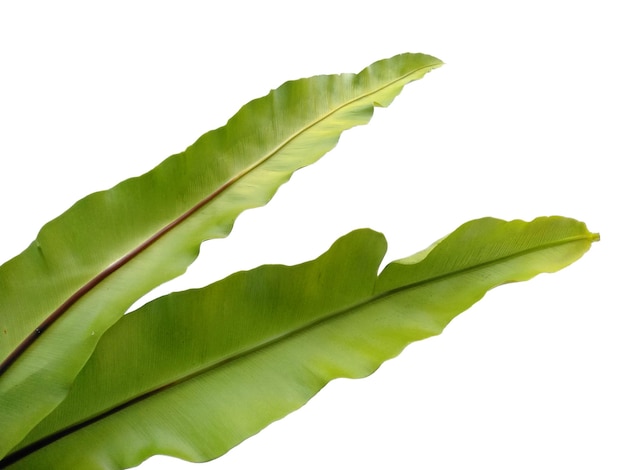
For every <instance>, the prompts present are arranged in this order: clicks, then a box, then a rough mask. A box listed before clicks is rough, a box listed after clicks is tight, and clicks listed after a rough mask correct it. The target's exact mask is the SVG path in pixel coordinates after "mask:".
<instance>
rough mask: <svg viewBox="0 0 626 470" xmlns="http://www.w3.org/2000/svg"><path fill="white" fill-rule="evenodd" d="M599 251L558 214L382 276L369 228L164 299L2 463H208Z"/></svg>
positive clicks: (493, 226)
mask: <svg viewBox="0 0 626 470" xmlns="http://www.w3.org/2000/svg"><path fill="white" fill-rule="evenodd" d="M597 239H598V236H597V235H595V234H592V233H590V232H589V231H588V230H587V228H586V227H585V225H584V224H583V223H581V222H577V221H575V220H572V219H567V218H563V217H549V218H539V219H535V220H534V221H532V222H523V221H519V220H516V221H512V222H505V221H502V220H497V219H491V218H486V219H480V220H475V221H472V222H469V223H466V224H464V225H463V226H461V227H460V228H459V229H457V230H456V231H455V232H453V233H452V234H450V235H449V236H447V237H446V238H444V239H442V240H440V241H439V242H437V243H436V244H434V245H432V246H431V247H430V248H428V249H427V250H425V251H423V252H420V253H418V254H416V255H413V256H411V257H409V258H405V259H403V260H399V261H396V262H393V263H391V264H389V265H388V266H387V267H386V268H385V269H384V270H383V271H382V273H381V274H380V275H378V274H377V273H378V268H379V265H380V262H381V260H382V257H383V255H384V252H385V250H386V242H385V240H384V238H383V236H382V235H381V234H378V233H376V232H373V231H370V230H359V231H355V232H353V233H351V234H349V235H347V236H345V237H343V238H341V239H340V240H338V241H337V242H336V243H335V244H334V245H333V246H332V247H331V249H330V250H329V251H328V252H327V253H325V254H324V255H322V256H321V257H319V258H318V259H316V260H314V261H311V262H308V263H304V264H301V265H298V266H293V267H287V266H278V265H270V266H262V267H259V268H257V269H255V270H252V271H248V272H240V273H237V274H234V275H232V276H230V277H228V278H226V279H224V280H222V281H219V282H217V283H215V284H213V285H211V286H208V287H206V288H204V289H198V290H190V291H186V292H181V293H174V294H170V295H168V296H165V297H162V298H160V299H157V300H155V301H153V302H151V303H149V304H147V305H145V306H144V307H142V308H141V309H139V310H137V311H135V312H133V313H130V314H129V315H127V316H126V317H124V318H123V319H122V320H120V321H119V322H118V323H117V324H116V325H114V326H113V327H112V328H111V329H110V330H109V331H108V332H107V333H106V334H105V335H104V336H103V337H102V340H101V342H100V343H99V344H98V347H97V348H96V351H95V352H94V354H93V356H92V357H91V359H90V360H89V362H88V363H87V365H86V366H85V368H84V369H83V371H82V372H81V373H80V375H79V376H78V377H77V380H76V383H75V386H74V388H73V389H72V391H71V393H70V394H69V396H68V397H67V399H66V400H65V401H64V402H63V403H62V404H61V405H60V406H59V407H58V408H57V409H56V410H54V412H53V413H52V414H51V415H50V416H49V417H48V418H47V419H46V420H44V421H43V422H42V423H41V424H40V425H39V426H38V427H37V428H35V429H34V430H33V432H32V433H31V434H30V435H29V436H28V437H27V439H26V440H25V441H24V442H22V443H21V444H20V445H19V447H18V448H17V449H15V451H14V453H12V454H11V455H9V456H8V457H7V458H6V459H5V460H4V461H2V462H0V467H2V468H11V469H22V468H23V469H39V468H42V469H43V468H72V469H83V468H84V469H98V468H102V469H105V468H106V469H117V468H127V467H131V466H135V465H138V464H139V463H140V462H141V461H143V460H144V459H146V458H148V457H149V456H151V455H154V454H168V455H173V456H177V457H181V458H184V459H187V460H192V461H206V460H210V459H214V458H216V457H219V456H220V455H222V454H223V453H225V452H226V451H228V450H229V449H230V448H231V447H233V446H235V445H236V444H238V443H239V442H241V441H242V440H244V439H245V438H247V437H248V436H250V435H252V434H255V433H256V432H258V431H259V430H260V429H262V428H263V427H264V426H266V425H267V424H269V423H270V422H272V421H274V420H276V419H279V418H281V417H282V416H284V415H286V414H287V413H289V412H291V411H293V410H295V409H297V408H298V407H300V406H302V405H303V404H304V403H305V402H306V401H307V400H308V399H309V398H311V396H313V395H314V394H315V393H316V392H317V391H318V390H320V389H321V388H322V387H323V386H324V385H325V384H326V383H327V382H328V381H330V380H332V379H334V378H337V377H353V378H356V377H364V376H367V375H369V374H370V373H372V372H373V371H374V370H376V369H377V368H378V367H379V365H380V364H381V363H382V362H383V361H385V360H387V359H389V358H391V357H394V356H396V355H397V354H398V353H399V352H400V351H401V350H402V349H403V348H404V347H405V346H406V345H407V344H409V343H410V342H412V341H416V340H419V339H422V338H426V337H429V336H432V335H436V334H439V333H440V332H441V331H442V329H443V328H444V327H445V326H446V325H447V324H448V323H449V322H450V320H451V319H452V318H454V316H456V315H457V314H459V313H460V312H462V311H463V310H465V309H467V308H468V307H470V306H471V305H472V304H473V303H474V302H476V301H477V300H479V299H480V298H481V297H482V296H483V295H484V294H485V293H486V292H487V291H488V290H489V289H491V288H493V287H495V286H498V285H500V284H503V283H507V282H514V281H523V280H527V279H530V278H531V277H533V276H535V275H537V274H539V273H541V272H554V271H557V270H559V269H561V268H563V267H565V266H567V265H568V264H570V263H572V262H574V261H575V260H576V259H578V258H579V257H580V256H582V255H583V254H584V253H585V252H586V251H587V250H588V249H589V247H590V245H591V243H592V242H593V241H595V240H597Z"/></svg>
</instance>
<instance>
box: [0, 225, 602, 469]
mask: <svg viewBox="0 0 626 470" xmlns="http://www.w3.org/2000/svg"><path fill="white" fill-rule="evenodd" d="M597 239H598V236H597V234H581V235H575V236H571V237H566V238H563V239H560V240H556V241H554V242H550V243H545V244H541V245H538V246H535V247H531V248H527V249H525V250H521V251H518V252H515V253H512V254H510V255H507V256H502V257H499V258H495V259H492V260H489V261H485V262H482V263H479V264H476V265H473V266H468V267H465V268H461V269H457V270H454V271H450V272H446V273H442V274H440V275H437V276H433V277H431V278H426V279H422V280H420V281H417V282H414V283H410V284H406V285H404V286H400V287H397V288H395V289H391V290H388V291H385V292H381V293H379V294H377V295H372V296H371V297H368V298H367V299H365V300H363V301H361V302H358V303H356V304H354V305H352V306H349V307H346V308H343V309H341V310H338V311H336V312H334V313H331V314H329V315H326V316H324V317H322V318H319V319H317V320H315V321H313V322H311V323H307V324H306V325H303V326H301V327H299V328H296V329H294V330H291V331H288V332H286V333H284V334H282V335H280V336H277V337H275V338H273V339H270V340H268V341H265V342H262V343H260V344H258V345H256V346H254V347H251V348H248V349H246V350H244V351H241V352H239V353H236V354H233V355H231V356H229V357H226V358H224V359H222V360H220V361H218V362H215V363H213V364H211V365H208V366H205V367H202V368H200V369H198V370H196V371H194V372H189V373H187V374H186V375H184V376H182V377H180V378H178V379H176V380H173V381H171V382H168V383H166V384H163V385H160V386H158V387H156V388H154V389H152V390H149V391H147V392H145V393H142V394H141V395H138V396H136V397H134V398H131V399H129V400H127V401H125V402H124V403H121V404H118V405H116V406H114V407H112V408H110V409H108V410H107V411H104V412H102V413H100V414H98V415H95V416H92V417H91V418H88V419H86V420H84V421H81V422H80V423H76V424H74V425H71V426H68V427H66V428H65V429H62V430H60V431H58V432H56V433H53V434H51V435H49V436H46V437H44V438H42V439H40V440H38V441H36V442H33V443H32V444H29V445H28V446H26V447H24V448H22V449H20V450H18V451H16V452H14V453H13V454H9V455H7V456H6V457H5V459H4V460H1V461H0V468H6V466H8V465H11V464H13V463H15V462H17V461H19V460H21V459H22V458H24V457H26V456H28V455H30V454H31V453H33V452H36V451H38V450H40V449H42V448H44V447H46V446H48V445H50V444H53V443H54V442H56V441H58V440H59V439H62V438H63V437H66V436H69V435H71V434H72V433H74V432H77V431H80V430H81V429H84V428H86V427H88V426H90V425H92V424H95V423H97V422H98V421H101V420H103V419H106V418H108V417H109V416H112V415H114V414H116V413H118V412H121V411H123V410H125V409H126V408H129V407H131V406H133V405H135V404H137V403H140V402H142V401H144V400H146V399H148V398H150V397H152V396H154V395H157V394H158V393H160V392H164V391H167V390H169V389H171V388H174V387H176V386H178V385H181V384H183V383H185V382H188V381H190V380H193V379H195V378H196V377H199V376H201V375H204V374H208V373H211V372H212V371H214V370H217V369H219V368H220V367H223V366H224V365H226V364H229V363H231V362H234V361H237V360H239V359H243V358H245V357H247V356H251V355H253V354H255V353H257V352H259V351H262V350H264V349H267V348H270V347H272V346H273V345H275V344H277V343H280V342H283V341H288V340H289V339H290V338H292V337H295V336H297V335H300V334H304V333H306V332H308V331H310V330H312V329H314V328H316V327H318V326H320V325H322V324H324V323H327V322H330V321H333V320H335V319H337V318H339V317H341V316H343V315H350V314H352V313H354V311H356V310H358V309H360V308H363V307H365V306H367V305H370V304H373V303H375V302H378V301H381V300H384V299H386V298H388V297H392V296H394V295H397V294H401V293H403V292H405V291H408V290H412V289H417V288H420V287H422V286H424V285H427V284H431V283H436V282H439V281H443V280H446V279H450V278H453V277H456V276H461V275H464V274H467V273H469V272H471V271H477V270H481V269H484V268H488V267H489V266H493V265H496V264H500V263H506V262H507V261H510V260H512V259H515V258H522V257H524V256H527V255H529V254H532V253H535V252H539V251H543V250H548V249H550V248H555V247H559V246H564V245H567V244H569V243H576V242H581V241H585V240H587V241H595V240H597ZM425 259H428V257H427V258H425ZM421 262H424V260H422V261H421Z"/></svg>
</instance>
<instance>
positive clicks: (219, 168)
mask: <svg viewBox="0 0 626 470" xmlns="http://www.w3.org/2000/svg"><path fill="white" fill-rule="evenodd" d="M440 65H441V62H440V61H439V60H438V59H435V58H433V57H430V56H426V55H422V54H403V55H400V56H396V57H394V58H391V59H387V60H383V61H379V62H376V63H374V64H372V65H371V66H369V67H367V68H366V69H364V70H363V71H362V72H361V73H359V74H356V75H355V74H343V75H330V76H318V77H313V78H310V79H302V80H296V81H292V82H287V83H285V84H284V85H282V86H281V87H279V88H278V89H276V90H273V91H272V92H270V94H269V95H267V96H265V97H263V98H260V99H258V100H254V101H252V102H250V103H248V104H247V105H246V106H244V107H243V108H242V109H241V110H240V111H239V112H238V113H237V114H236V115H235V116H234V117H233V118H232V119H230V120H229V122H228V123H227V125H226V126H224V127H222V128H220V129H217V130H215V131H212V132H209V133H207V134H205V135H204V136H202V137H201V138H200V139H199V140H198V141H197V142H195V143H194V144H193V145H192V146H190V147H189V148H188V149H187V150H186V151H184V152H182V153H180V154H177V155H174V156H172V157H170V158H168V159H167V160H165V161H164V162H163V163H162V164H161V165H159V166H157V167H156V168H155V169H154V170H152V171H150V172H148V173H146V174H145V175H143V176H141V177H138V178H132V179H129V180H127V181H124V182H122V183H120V184H119V185H117V186H115V187H114V188H112V189H110V190H108V191H103V192H98V193H94V194H92V195H90V196H88V197H86V198H84V199H82V200H80V201H78V202H77V203H76V204H75V205H74V206H73V207H72V208H70V209H69V210H68V211H67V212H65V213H64V214H62V215H61V216H60V217H58V218H57V219H55V220H53V221H51V222H49V223H48V224H47V225H45V226H44V227H43V229H42V230H41V231H40V233H39V234H38V236H37V238H36V240H35V241H34V242H33V243H32V244H31V245H30V246H29V247H28V248H27V249H26V250H25V251H24V252H23V253H21V254H20V255H18V256H17V257H15V258H13V259H12V260H10V261H8V262H7V263H5V264H4V265H3V266H1V267H0V332H1V334H0V410H2V413H0V430H2V437H1V439H0V457H1V456H4V455H5V454H6V453H7V452H8V451H9V450H10V449H11V448H12V447H13V446H15V445H16V444H17V443H18V442H19V441H20V440H21V439H22V438H23V437H24V436H25V435H26V434H27V433H28V432H29V430H31V429H32V428H33V427H34V426H35V425H36V424H37V423H38V422H39V421H40V420H41V419H42V418H43V417H44V416H46V415H47V414H48V413H49V412H50V411H51V410H52V409H54V408H55V407H56V406H57V405H58V403H59V402H61V401H62V400H63V398H64V397H65V396H66V394H67V391H68V389H69V387H70V385H71V383H72V381H73V379H74V378H75V376H76V374H77V373H78V372H79V370H80V369H81V368H82V367H83V365H84V364H85V362H86V360H87V359H88V357H89V355H90V354H91V353H92V352H93V350H94V348H95V345H96V343H97V342H98V340H99V338H100V337H101V335H102V334H103V333H104V332H105V331H106V330H107V329H108V328H109V327H110V326H111V325H112V324H114V323H115V322H116V321H117V320H118V319H119V318H120V317H121V316H122V315H123V313H124V312H125V311H126V310H127V309H128V308H129V307H130V305H132V304H133V303H134V302H135V301H136V300H137V299H138V298H140V297H141V296H142V295H144V294H145V293H147V292H149V291H150V290H151V289H153V288H154V287H156V286H158V285H159V284H161V283H163V282H165V281H167V280H169V279H171V278H173V277H176V276H178V275H180V274H181V273H183V272H184V270H185V269H186V267H187V266H188V265H189V264H190V263H191V262H192V261H193V260H194V259H195V257H196V256H197V253H198V249H199V245H200V243H201V242H202V241H203V240H206V239H210V238H217V237H224V236H226V235H227V234H228V233H229V232H230V230H231V227H232V224H233V221H234V220H235V218H236V217H237V216H238V215H239V214H240V213H241V212H242V211H243V210H246V209H248V208H252V207H258V206H261V205H263V204H265V203H266V202H267V201H268V200H269V199H270V198H271V197H272V196H273V194H274V193H275V191H276V190H277V188H278V187H279V186H280V185H281V184H282V183H284V182H286V181H287V180H288V179H289V178H290V176H291V174H292V173H293V172H294V171H296V170H297V169H299V168H301V167H303V166H306V165H308V164H311V163H313V162H315V161H316V160H317V159H319V158H320V157H321V156H322V155H323V154H324V153H326V152H327V151H328V150H330V149H331V148H332V147H334V145H335V144H336V142H337V140H338V139H339V136H340V134H341V133H342V131H344V130H346V129H349V128H351V127H353V126H356V125H360V124H365V123H367V122H368V121H369V119H370V117H371V115H372V113H373V108H374V106H387V105H388V104H389V103H391V101H392V100H393V99H394V97H395V96H397V95H398V93H400V91H401V90H402V88H403V86H404V85H405V84H407V83H409V82H411V81H413V80H416V79H419V78H421V77H422V76H423V75H424V74H425V73H427V72H428V71H430V70H431V69H433V68H435V67H438V66H440Z"/></svg>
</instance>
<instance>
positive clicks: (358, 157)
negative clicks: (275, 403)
mask: <svg viewBox="0 0 626 470" xmlns="http://www.w3.org/2000/svg"><path fill="white" fill-rule="evenodd" d="M218 3H219V5H220V6H216V5H217V4H218ZM620 3H621V2H619V1H613V2H612V1H606V0H594V1H593V2H591V1H587V2H582V1H567V2H566V1H550V0H541V1H534V0H529V1H524V2H503V1H486V0H482V1H481V0H477V1H472V2H466V1H460V0H459V1H453V0H438V1H431V2H419V1H413V2H409V1H405V2H402V1H395V0H386V1H384V2H371V1H364V0H361V1H358V2H356V1H355V2H340V1H339V0H334V1H319V0H318V1H316V2H306V3H304V2H284V3H283V2H277V1H259V2H251V1H250V2H243V1H233V0H230V1H229V2H225V1H224V2H208V1H207V2H200V1H197V2H191V1H177V2H169V3H168V4H167V5H166V4H165V3H164V2H143V3H141V2H99V3H98V4H97V5H96V3H95V2H75V3H70V2H64V1H55V2H44V1H40V2H28V1H24V2H17V1H9V0H6V1H2V2H1V3H0V237H1V238H0V261H5V260H7V259H9V258H11V257H12V256H14V255H16V254H17V253H19V252H20V251H21V250H22V249H24V248H25V247H26V246H27V245H28V244H29V243H30V241H31V240H32V239H33V238H34V237H35V235H36V233H37V231H38V229H39V228H40V227H41V226H42V225H43V224H44V223H45V222H46V221H48V220H50V219H51V218H53V217H54V216H56V215H58V214H59V213H61V212H62V211H63V210H65V209H66V208H68V207H69V206H70V205H71V204H72V203H73V202H74V201H76V200H77V199H79V198H80V197H82V196H84V195H86V194H88V193H90V192H93V191H95V190H99V189H105V188H108V187H110V186H112V185H114V184H115V183H117V182H118V181H120V180H122V179H125V178H127V177H130V176H134V175H138V174H141V173H143V172H145V171H147V170H149V169H150V168H152V167H153V166H155V165H156V164H158V163H159V162H160V161H161V160H162V159H164V158H165V157H167V156H168V155H170V154H172V153H176V152H178V151H180V150H183V149H184V148H185V147H186V146H187V145H189V144H191V143H192V142H193V141H194V140H195V139H196V138H197V137H198V136H199V135H201V134H202V133H204V132H206V131H207V130H210V129H213V128H215V127H218V126H221V125H222V124H224V123H225V122H226V120H227V119H228V118H229V117H230V116H231V115H232V114H234V113H235V112H236V111H237V109H239V107H240V106H242V105H243V104H245V103H246V102H248V101H249V100H251V99H253V98H256V97H259V96H262V95H264V94H266V93H267V92H268V91H269V90H270V89H271V88H275V87H277V86H278V85H280V84H281V83H282V82H284V81H286V80H288V79H294V78H300V77H304V76H311V75H316V74H321V73H337V72H358V71H359V70H361V69H362V68H363V67H365V66H366V65H368V64H370V63H371V62H373V61H375V60H378V59H381V58H385V57H389V56H392V55H395V54H397V53H401V52H408V51H410V52H425V53H429V54H432V55H435V56H437V57H439V58H441V59H442V60H444V61H445V62H446V64H447V65H445V66H444V67H443V68H441V69H439V70H436V71H434V72H432V73H431V74H429V75H427V76H426V77H425V78H424V79H423V80H421V81H419V82H416V83H413V84H411V85H409V86H408V87H407V88H406V90H405V91H404V92H403V93H402V94H401V95H400V96H399V97H398V98H397V99H396V101H395V102H394V103H393V104H392V105H391V107H390V108H388V109H382V110H381V109H379V110H377V111H376V113H375V115H374V118H373V120H372V122H371V123H370V124H369V125H368V126H365V127H360V128H356V129H353V130H351V131H349V132H347V133H346V134H344V136H343V137H342V138H341V140H340V142H339V145H338V147H337V148H336V149H335V150H334V151H332V152H331V153H330V154H328V155H327V156H326V157H324V158H323V159H322V160H321V161H320V162H319V163H317V164H315V165H314V166H312V167H309V168H306V169H304V170H302V171H300V172H298V173H297V174H296V175H295V176H294V177H293V178H292V180H291V182H289V183H288V184H287V185H285V186H283V187H282V188H281V189H280V190H279V192H278V194H277V195H276V197H275V198H274V199H273V200H272V201H271V203H270V204H269V205H268V206H267V207H265V208H262V209H256V210H254V211H249V212H247V213H245V214H243V215H242V216H241V217H240V218H239V219H238V221H237V223H236V225H235V229H234V231H233V233H232V235H231V237H229V238H228V239H226V240H220V241H213V242H208V243H206V244H205V245H204V246H203V249H202V254H201V258H200V259H199V260H198V262H197V263H196V264H194V265H193V266H192V267H191V268H190V269H189V271H188V273H187V275H186V276H184V278H181V279H180V280H177V281H176V282H174V283H171V284H169V285H167V286H165V288H164V289H162V290H160V292H166V291H169V290H172V289H182V288H185V287H188V286H191V285H204V284H207V283H209V282H211V281H214V280H217V279H219V278H221V277H223V276H225V275H227V274H229V273H231V272H234V271H236V270H240V269H244V268H251V267H254V266H256V265H258V264H261V263H290V264H291V263H296V262H301V261H304V260H307V259H310V258H313V257H316V256H317V255H319V254H320V253H321V252H323V251H324V250H326V249H327V248H328V246H329V245H330V244H331V243H332V241H333V240H335V239H336V238H337V237H339V236H341V235H343V234H344V233H346V232H348V231H350V230H352V229H355V228H359V227H372V228H375V229H377V230H380V231H382V232H384V233H385V234H386V236H387V238H388V240H389V244H390V249H389V257H388V260H391V259H395V258H398V257H402V256H406V255H409V254H411V253H413V252H415V251H417V250H419V249H422V248H424V247H425V246H427V245H428V244H430V243H431V242H432V241H434V240H436V239H437V238H439V237H441V236H443V235H444V234H446V233H448V232H450V231H451V230H453V229H454V228H456V226H458V225H460V224H461V223H463V222H465V221H467V220H469V219H472V218H476V217H482V216H487V215H490V216H496V217H500V218H505V219H512V218H522V219H527V220H529V219H532V218H534V217H536V216H540V215H552V214H559V215H567V216H571V217H575V218H578V219H580V220H584V221H585V222H587V224H588V225H589V227H590V229H591V230H593V231H599V232H601V235H602V241H601V242H600V243H597V244H595V245H594V246H593V247H592V249H591V251H590V252H589V253H588V254H587V255H586V256H585V257H584V258H583V259H582V260H580V261H579V262H577V263H576V264H574V265H573V266H571V267H570V268H567V269H566V270H564V271H562V272H560V273H558V274H555V275H542V276H539V277H538V278H536V279H534V280H532V281H530V282H528V283H523V284H515V285H507V286H503V287H501V288H498V289H496V290H495V291H493V292H491V293H489V294H488V295H487V296H486V297H485V299H483V301H481V302H480V303H478V304H477V305H476V306H475V307H474V308H472V309H471V310H470V311H468V312H466V313H464V314H462V315H461V316H460V317H459V318H457V319H456V320H454V322H453V323H452V324H451V325H450V326H449V327H448V328H447V329H446V331H445V332H444V333H443V334H442V335H441V336H438V337H436V338H431V339H428V340H425V341H422V342H420V343H416V344H414V345H412V346H410V347H409V348H407V349H406V350H405V351H404V353H403V354H402V355H401V356H400V357H399V358H397V359H394V360H392V361H390V362H388V363H386V364H384V365H383V366H382V367H381V368H380V369H379V370H378V371H377V372H376V373H375V374H374V375H373V376H371V377H369V378H367V379H364V380H355V381H348V380H337V381H335V382H333V383H331V384H330V385H329V386H327V387H326V388H325V389H324V390H323V391H322V392H320V393H319V394H318V395H317V396H316V397H315V398H314V399H312V400H311V402H309V403H308V404H307V405H306V406H304V407H303V408H302V409H301V410H299V411H297V412H295V413H293V414H292V415H290V416H288V417H287V418H285V419H283V420H281V421H279V422H277V423H275V424H272V425H270V426H269V427H268V428H266V429H265V430H263V431H262V432H261V433H260V434H258V435H257V436H255V437H253V438H251V439H249V440H247V441H246V442H244V443H243V444H241V445H239V446H238V447H236V448H235V449H233V450H232V451H231V452H229V453H228V454H227V455H226V456H224V457H222V458H220V459H218V460H215V461H213V462H210V463H206V464H202V465H196V464H189V463H185V462H180V461H177V460H174V459H170V458H164V457H157V458H154V459H151V460H150V461H148V462H147V463H145V464H143V465H142V466H141V468H143V469H159V468H180V469H185V468H207V469H211V470H226V469H242V468H262V469H265V468H272V469H293V468H298V469H318V468H328V469H344V468H393V469H409V468H421V469H461V468H463V469H464V468H480V469H528V468H533V469H557V468H568V469H573V468H576V469H578V468H580V469H591V468H594V469H595V468H597V469H624V468H626V442H625V439H626V404H625V398H624V397H626V385H625V383H624V359H625V358H626V344H625V340H624V338H625V333H626V319H625V315H624V314H625V307H624V299H623V290H624V274H623V273H624V263H625V262H626V257H625V251H624V234H625V231H626V224H625V222H624V202H625V201H626V198H625V194H624V193H625V192H626V191H625V190H624V175H625V171H624V169H623V168H622V165H621V161H622V160H623V159H624V154H625V148H626V145H625V144H624V136H625V131H624V124H625V112H626V111H625V109H626V107H625V105H626V100H625V92H624V89H625V86H626V85H625V84H626V70H625V65H624V57H625V53H624V52H625V51H624V49H625V45H626V34H625V33H624V21H623V19H624V14H623V13H622V10H621V5H620ZM226 4H227V6H224V5H226Z"/></svg>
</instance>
